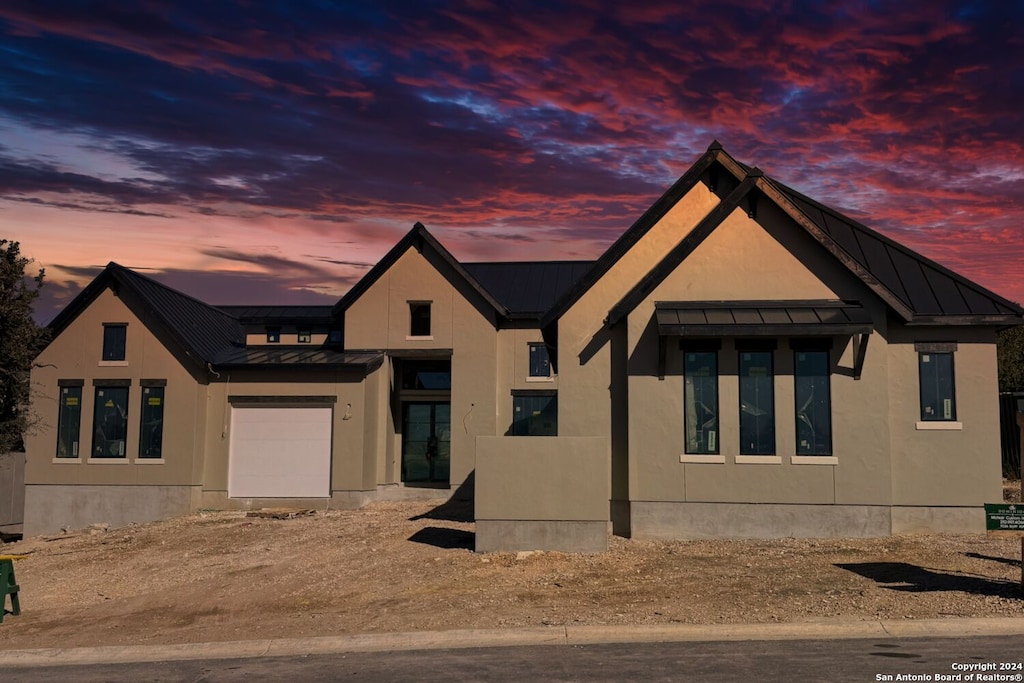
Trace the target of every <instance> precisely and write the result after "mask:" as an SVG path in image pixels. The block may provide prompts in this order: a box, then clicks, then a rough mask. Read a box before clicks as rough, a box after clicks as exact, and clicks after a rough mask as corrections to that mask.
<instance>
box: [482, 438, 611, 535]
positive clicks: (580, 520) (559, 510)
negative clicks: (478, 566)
mask: <svg viewBox="0 0 1024 683" xmlns="http://www.w3.org/2000/svg"><path fill="white" fill-rule="evenodd" d="M476 452H477V456H476V495H475V506H476V511H475V513H476V523H477V532H476V549H477V551H478V552H506V551H518V550H559V551H563V552H601V551H603V550H607V548H608V521H609V513H608V510H609V499H610V497H611V464H610V455H609V443H608V439H606V438H604V437H564V436H563V437H558V436H520V437H515V436H482V437H477V440H476Z"/></svg>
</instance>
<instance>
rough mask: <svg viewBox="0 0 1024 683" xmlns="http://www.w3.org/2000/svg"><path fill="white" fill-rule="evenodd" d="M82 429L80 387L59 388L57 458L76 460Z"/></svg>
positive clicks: (78, 453)
mask: <svg viewBox="0 0 1024 683" xmlns="http://www.w3.org/2000/svg"><path fill="white" fill-rule="evenodd" d="M81 427H82V387H81V385H76V386H61V387H60V407H59V409H58V412H57V457H58V458H77V457H79V455H80V451H79V438H80V432H81Z"/></svg>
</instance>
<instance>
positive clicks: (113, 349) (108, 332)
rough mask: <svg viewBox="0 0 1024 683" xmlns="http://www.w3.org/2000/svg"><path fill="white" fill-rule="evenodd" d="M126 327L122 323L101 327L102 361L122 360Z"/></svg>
mask: <svg viewBox="0 0 1024 683" xmlns="http://www.w3.org/2000/svg"><path fill="white" fill-rule="evenodd" d="M127 337H128V326H127V325H125V324H124V323H117V324H104V325H103V360H106V361H111V360H124V359H125V341H126V339H127Z"/></svg>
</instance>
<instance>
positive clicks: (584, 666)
mask: <svg viewBox="0 0 1024 683" xmlns="http://www.w3.org/2000/svg"><path fill="white" fill-rule="evenodd" d="M1022 662H1024V642H1022V640H1021V637H1020V636H1019V635H1018V636H985V637H973V638H912V639H860V640H813V641H811V640H789V641H728V642H705V643H693V642H689V643H642V644H606V645H576V646H564V645H563V646H552V645H546V646H529V647H499V648H476V649H454V650H410V651H394V652H366V653H346V654H334V655H315V656H305V657H256V658H249V659H219V660H193V661H176V662H155V663H124V664H93V665H82V666H77V665H76V666H58V667H55V666H47V667H32V668H16V669H10V668H8V669H7V670H6V671H2V672H0V680H2V681H4V683H7V682H11V683H13V682H16V681H30V682H31V683H50V682H51V681H52V682H57V681H59V682H60V683H64V682H65V681H76V683H78V682H80V683H92V682H98V681H104V682H107V681H132V682H136V681H148V682H153V683H157V682H159V683H163V682H171V681H175V682H177V681H188V682H189V683H199V682H203V683H222V682H223V683H227V682H232V681H244V682H245V683H254V682H255V681H296V682H298V681H302V682H303V683H305V682H306V681H309V682H310V683H319V682H322V681H373V682H375V683H376V682H380V681H416V682H417V683H429V682H432V681H437V682H438V683H442V682H443V683H452V682H453V681H494V682H498V683H501V682H505V681H508V682H511V681H515V682H516V683H520V682H521V681H701V682H702V683H717V682H719V681H722V682H725V681H728V682H729V683H733V682H735V681H765V682H771V681H786V682H792V683H799V682H803V681H808V682H812V681H813V682H819V681H820V682H829V683H832V682H835V683H841V682H844V681H850V682H851V683H864V682H866V681H886V680H889V681H900V680H910V681H913V680H917V681H939V680H950V681H969V682H970V681H974V682H978V681H988V680H995V681H1022V680H1024V671H1022V670H1021V668H1020V667H1021V666H1022ZM1000 665H1006V666H1008V667H1010V668H1005V669H1002V670H1000V669H998V668H996V669H994V670H989V671H984V672H983V675H985V676H992V675H993V674H996V675H1001V676H1005V678H998V677H996V678H979V677H978V675H979V674H978V673H977V672H978V671H979V667H990V666H995V667H999V666H1000ZM968 667H974V668H973V670H972V669H970V668H968ZM940 674H941V675H942V676H951V678H940V677H939V675H940ZM957 675H959V676H960V678H956V676H957ZM887 676H891V678H887ZM900 676H905V677H906V676H913V677H907V678H900ZM968 676H970V677H968ZM929 677H930V678H929Z"/></svg>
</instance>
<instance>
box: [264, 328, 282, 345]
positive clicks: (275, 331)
mask: <svg viewBox="0 0 1024 683" xmlns="http://www.w3.org/2000/svg"><path fill="white" fill-rule="evenodd" d="M267 343H268V344H280V343H281V328H280V327H268V328H267Z"/></svg>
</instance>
